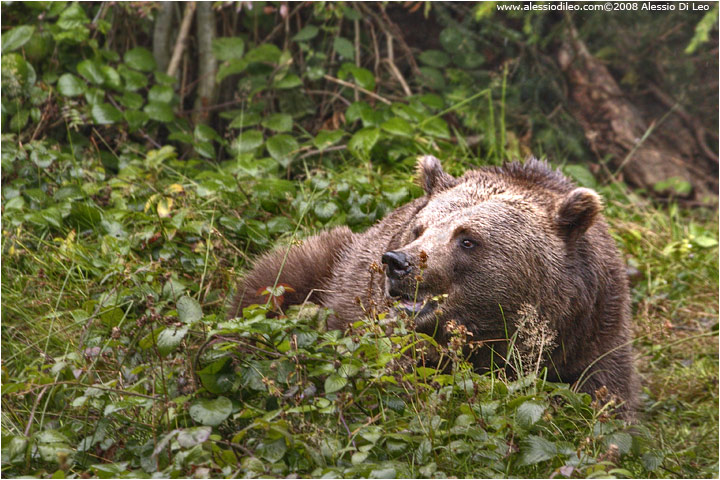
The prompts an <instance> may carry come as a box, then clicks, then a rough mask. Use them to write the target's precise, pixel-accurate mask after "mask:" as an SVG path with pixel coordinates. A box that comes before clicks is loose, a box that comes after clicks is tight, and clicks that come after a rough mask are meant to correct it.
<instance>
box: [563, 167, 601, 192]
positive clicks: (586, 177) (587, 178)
mask: <svg viewBox="0 0 720 480" xmlns="http://www.w3.org/2000/svg"><path fill="white" fill-rule="evenodd" d="M563 171H564V172H565V174H566V175H567V176H569V177H570V178H572V179H573V180H575V181H576V182H577V183H578V185H580V186H581V187H588V188H596V187H597V181H596V180H595V175H593V174H592V172H591V171H590V170H588V168H587V167H586V166H584V165H565V167H563Z"/></svg>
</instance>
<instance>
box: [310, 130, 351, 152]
mask: <svg viewBox="0 0 720 480" xmlns="http://www.w3.org/2000/svg"><path fill="white" fill-rule="evenodd" d="M344 135H345V132H344V131H342V130H320V131H319V132H318V134H317V136H316V137H315V138H314V139H313V145H315V147H317V149H318V150H325V149H326V148H327V147H329V146H332V145H335V144H336V143H337V142H339V141H340V139H341V138H342V137H343V136H344Z"/></svg>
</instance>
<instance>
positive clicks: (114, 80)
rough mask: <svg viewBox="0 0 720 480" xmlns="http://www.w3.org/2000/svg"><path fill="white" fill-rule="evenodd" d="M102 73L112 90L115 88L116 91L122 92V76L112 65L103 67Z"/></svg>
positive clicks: (106, 83) (101, 67)
mask: <svg viewBox="0 0 720 480" xmlns="http://www.w3.org/2000/svg"><path fill="white" fill-rule="evenodd" d="M100 72H101V73H102V76H103V77H104V79H105V81H104V83H105V85H107V86H108V87H110V88H114V89H115V90H120V89H121V88H122V82H121V81H120V75H119V74H118V72H117V70H115V69H114V68H112V67H111V66H110V65H101V66H100Z"/></svg>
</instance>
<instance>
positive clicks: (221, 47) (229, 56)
mask: <svg viewBox="0 0 720 480" xmlns="http://www.w3.org/2000/svg"><path fill="white" fill-rule="evenodd" d="M212 51H213V54H214V55H215V58H217V59H218V60H221V61H224V60H233V59H238V58H242V56H243V54H244V53H245V41H244V40H243V39H242V38H240V37H220V38H216V39H215V40H213V42H212Z"/></svg>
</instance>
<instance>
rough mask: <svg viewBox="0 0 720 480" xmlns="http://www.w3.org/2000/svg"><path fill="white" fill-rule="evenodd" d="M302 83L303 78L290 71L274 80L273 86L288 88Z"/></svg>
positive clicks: (282, 88) (281, 88)
mask: <svg viewBox="0 0 720 480" xmlns="http://www.w3.org/2000/svg"><path fill="white" fill-rule="evenodd" d="M300 85H302V80H300V77H298V76H297V75H295V74H294V73H288V74H287V75H285V76H284V77H282V78H279V79H276V80H275V81H274V82H273V87H275V88H279V89H280V90H287V89H289V88H295V87H299V86H300Z"/></svg>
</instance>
